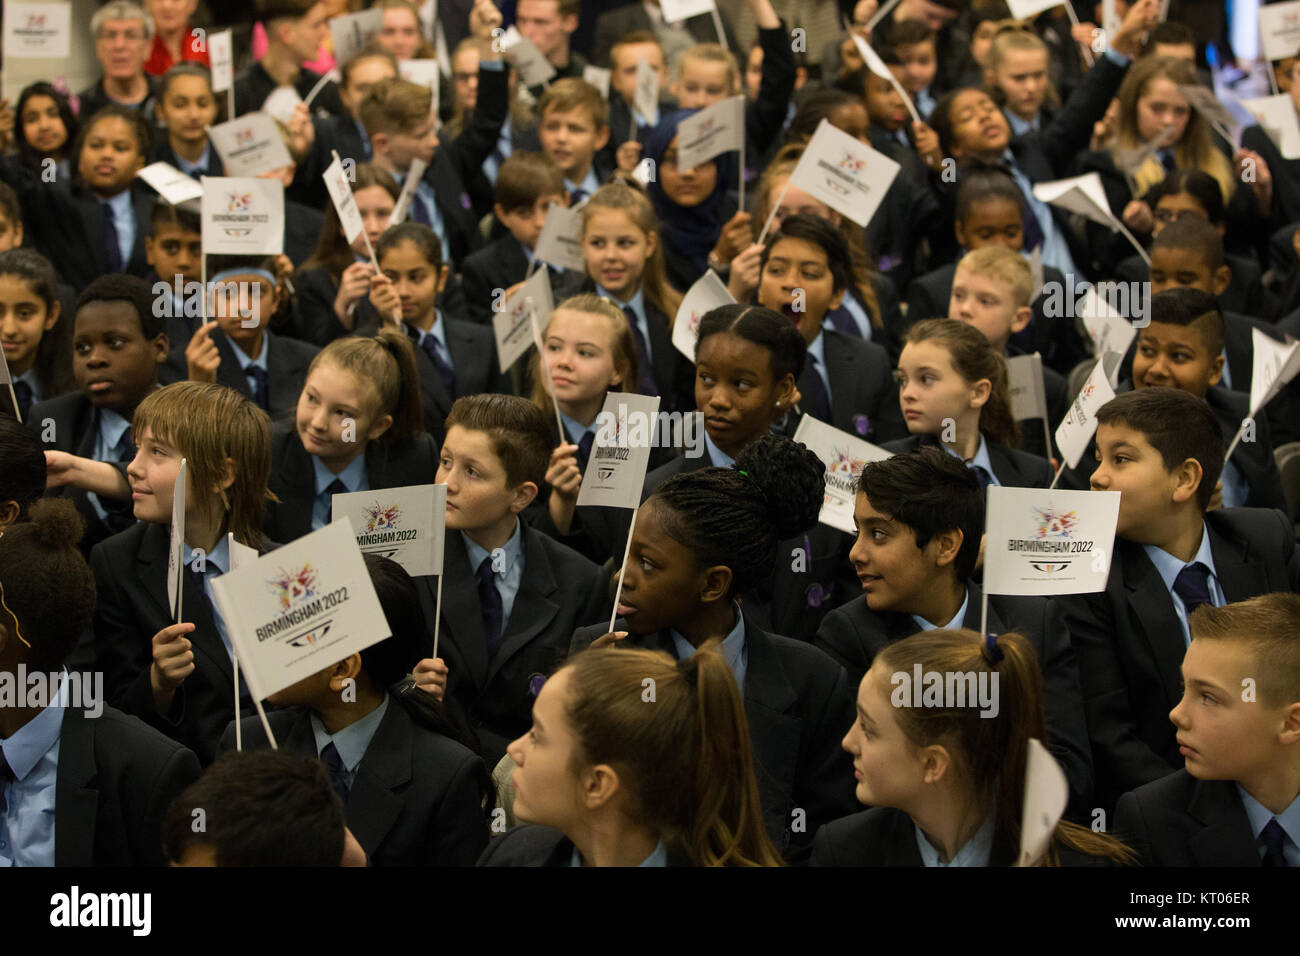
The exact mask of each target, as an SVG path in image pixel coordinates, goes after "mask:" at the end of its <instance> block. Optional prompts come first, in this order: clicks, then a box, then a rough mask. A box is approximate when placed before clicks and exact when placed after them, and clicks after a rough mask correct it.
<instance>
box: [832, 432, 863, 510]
mask: <svg viewBox="0 0 1300 956" xmlns="http://www.w3.org/2000/svg"><path fill="white" fill-rule="evenodd" d="M831 455H832V458H831V464H830V467H829V468H827V469H826V486H827V487H826V491H827V494H828V495H829V493H830V491H831V490H832V489H834V490H836V491H838V492H840V493H841V494H845V495H849V496H850V497H852V496H854V495H856V494H857V478H858V474H859V473H860V472H861V471H862V466H863V465H865V464H866V461H865V460H864V459H861V458H859V457H857V456H856V455H854V454H853V452H852V451H850V450H849V449H847V448H840V447H839V446H838V445H836V446H832V449H831Z"/></svg>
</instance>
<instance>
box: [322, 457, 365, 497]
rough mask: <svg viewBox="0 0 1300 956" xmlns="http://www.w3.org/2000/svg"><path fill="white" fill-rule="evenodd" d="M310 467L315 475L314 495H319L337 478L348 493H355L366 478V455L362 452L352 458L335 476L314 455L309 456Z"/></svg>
mask: <svg viewBox="0 0 1300 956" xmlns="http://www.w3.org/2000/svg"><path fill="white" fill-rule="evenodd" d="M311 465H312V469H313V471H315V473H316V494H318V495H319V494H320V493H321V492H322V491H324V490H325V488H326V487H327V486H328V485H329V483H330V482H331V481H333V480H334V479H335V478H337V479H338V480H339V481H341V482H343V484H344V485H346V486H347V489H348V491H356V490H357V489H358V488H359V487H360V486H361V481H362V479H363V478H365V477H366V453H365V452H364V451H362V452H361V454H359V455H357V457H356V458H353V459H352V461H351V462H350V463H349V464H348V466H347V467H346V468H344V469H343V470H342V471H340V472H339V473H338V474H337V475H336V474H334V473H333V472H331V471H330V470H329V469H328V468H326V467H325V465H324V464H323V463H322V462H321V460H320V459H319V458H317V457H316V456H315V455H312V456H311Z"/></svg>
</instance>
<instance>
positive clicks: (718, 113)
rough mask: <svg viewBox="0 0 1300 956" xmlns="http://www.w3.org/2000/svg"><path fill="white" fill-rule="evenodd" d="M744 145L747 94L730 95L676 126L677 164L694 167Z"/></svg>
mask: <svg viewBox="0 0 1300 956" xmlns="http://www.w3.org/2000/svg"><path fill="white" fill-rule="evenodd" d="M744 145H745V98H744V97H743V96H730V97H728V98H727V99H725V100H719V101H718V102H717V103H714V104H713V105H712V106H710V107H708V108H707V109H702V110H700V111H699V112H698V113H696V114H695V115H694V116H692V117H689V118H688V119H684V120H682V121H681V123H680V124H679V125H678V127H677V168H678V169H694V168H695V167H696V166H699V165H700V164H702V163H707V162H708V161H709V160H711V159H712V158H713V157H715V156H718V155H721V154H722V153H727V152H730V151H732V150H739V149H743V148H744Z"/></svg>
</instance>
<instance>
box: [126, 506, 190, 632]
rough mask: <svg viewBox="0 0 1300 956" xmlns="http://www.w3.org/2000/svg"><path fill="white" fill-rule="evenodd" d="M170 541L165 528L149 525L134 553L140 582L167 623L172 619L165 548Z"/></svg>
mask: <svg viewBox="0 0 1300 956" xmlns="http://www.w3.org/2000/svg"><path fill="white" fill-rule="evenodd" d="M170 540H171V533H170V531H169V530H168V529H167V528H166V527H164V526H163V525H156V524H151V525H149V527H147V528H145V531H144V536H143V537H142V538H141V539H140V549H139V550H138V551H137V552H136V561H137V562H138V563H139V564H140V571H139V577H140V581H141V582H142V583H143V584H144V589H145V591H146V592H148V594H149V596H150V597H151V598H153V601H154V603H155V604H157V605H158V610H159V611H160V612H161V613H162V616H163V617H164V618H165V619H166V620H169V621H170V620H171V617H172V611H171V602H170V601H169V600H168V597H167V548H168V547H169V546H170ZM183 610H184V608H182V611H183Z"/></svg>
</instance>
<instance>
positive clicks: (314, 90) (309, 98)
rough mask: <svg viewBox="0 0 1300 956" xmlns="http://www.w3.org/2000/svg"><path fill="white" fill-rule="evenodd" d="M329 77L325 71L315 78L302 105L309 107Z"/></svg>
mask: <svg viewBox="0 0 1300 956" xmlns="http://www.w3.org/2000/svg"><path fill="white" fill-rule="evenodd" d="M329 79H330V75H329V74H328V73H326V74H325V75H324V76H322V77H321V78H320V79H319V80H317V81H316V85H315V86H313V87H312V88H311V92H310V93H308V94H307V98H306V99H305V100H303V105H305V106H306V107H307V108H308V109H311V101H312V100H314V99H315V98H316V94H317V93H319V92H320V91H321V90H323V89H325V84H326V83H328V82H329ZM231 89H234V87H233V86H232V87H231Z"/></svg>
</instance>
